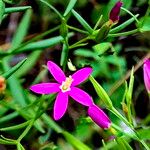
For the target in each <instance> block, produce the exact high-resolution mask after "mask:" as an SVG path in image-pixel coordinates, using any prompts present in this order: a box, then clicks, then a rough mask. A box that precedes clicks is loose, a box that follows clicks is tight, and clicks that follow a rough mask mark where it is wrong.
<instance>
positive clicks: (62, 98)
mask: <svg viewBox="0 0 150 150" xmlns="http://www.w3.org/2000/svg"><path fill="white" fill-rule="evenodd" d="M67 106H68V93H62V92H59V93H58V95H57V98H56V101H55V104H54V119H55V120H59V119H60V118H61V117H62V116H63V115H64V114H65V112H66V110H67Z"/></svg>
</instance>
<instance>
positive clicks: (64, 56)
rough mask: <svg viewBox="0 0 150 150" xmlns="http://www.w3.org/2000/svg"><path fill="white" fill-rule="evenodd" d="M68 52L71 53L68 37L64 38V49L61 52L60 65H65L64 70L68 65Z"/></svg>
mask: <svg viewBox="0 0 150 150" xmlns="http://www.w3.org/2000/svg"><path fill="white" fill-rule="evenodd" d="M68 53H69V44H68V39H67V37H66V39H65V40H64V44H63V49H62V53H61V59H60V65H61V66H63V70H64V71H65V69H66V65H67V60H68Z"/></svg>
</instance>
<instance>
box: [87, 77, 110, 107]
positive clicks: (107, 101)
mask: <svg viewBox="0 0 150 150" xmlns="http://www.w3.org/2000/svg"><path fill="white" fill-rule="evenodd" d="M89 79H90V81H91V82H92V84H93V86H94V89H95V91H96V93H97V95H98V96H99V97H100V99H101V100H102V101H103V102H104V103H105V104H106V106H107V107H108V108H111V107H112V106H113V105H112V102H111V100H110V98H109V96H108V94H107V93H106V91H105V90H104V89H103V88H102V86H101V85H100V84H99V83H98V82H97V81H96V80H95V79H94V78H93V77H92V76H90V78H89Z"/></svg>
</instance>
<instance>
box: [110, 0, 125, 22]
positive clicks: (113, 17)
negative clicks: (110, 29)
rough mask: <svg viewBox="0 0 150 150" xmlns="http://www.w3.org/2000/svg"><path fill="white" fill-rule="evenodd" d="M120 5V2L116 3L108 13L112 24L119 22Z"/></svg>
mask: <svg viewBox="0 0 150 150" xmlns="http://www.w3.org/2000/svg"><path fill="white" fill-rule="evenodd" d="M122 4H123V3H122V2H121V1H118V2H117V3H116V4H115V6H114V7H113V8H112V10H111V12H110V15H109V19H110V20H111V21H112V22H113V23H116V22H118V21H119V13H120V8H121V6H122Z"/></svg>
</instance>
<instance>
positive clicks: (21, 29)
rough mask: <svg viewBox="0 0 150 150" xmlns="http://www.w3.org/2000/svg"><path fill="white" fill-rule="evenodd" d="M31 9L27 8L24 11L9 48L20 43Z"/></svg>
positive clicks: (25, 31)
mask: <svg viewBox="0 0 150 150" xmlns="http://www.w3.org/2000/svg"><path fill="white" fill-rule="evenodd" d="M31 14H32V10H31V9H28V10H27V11H26V13H25V14H24V16H23V18H22V20H21V22H20V24H19V26H18V28H17V31H16V33H15V35H14V37H13V40H12V43H11V49H14V48H17V47H19V45H20V44H21V43H22V41H23V39H24V37H25V36H26V34H27V31H28V27H29V24H30V18H31Z"/></svg>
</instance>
